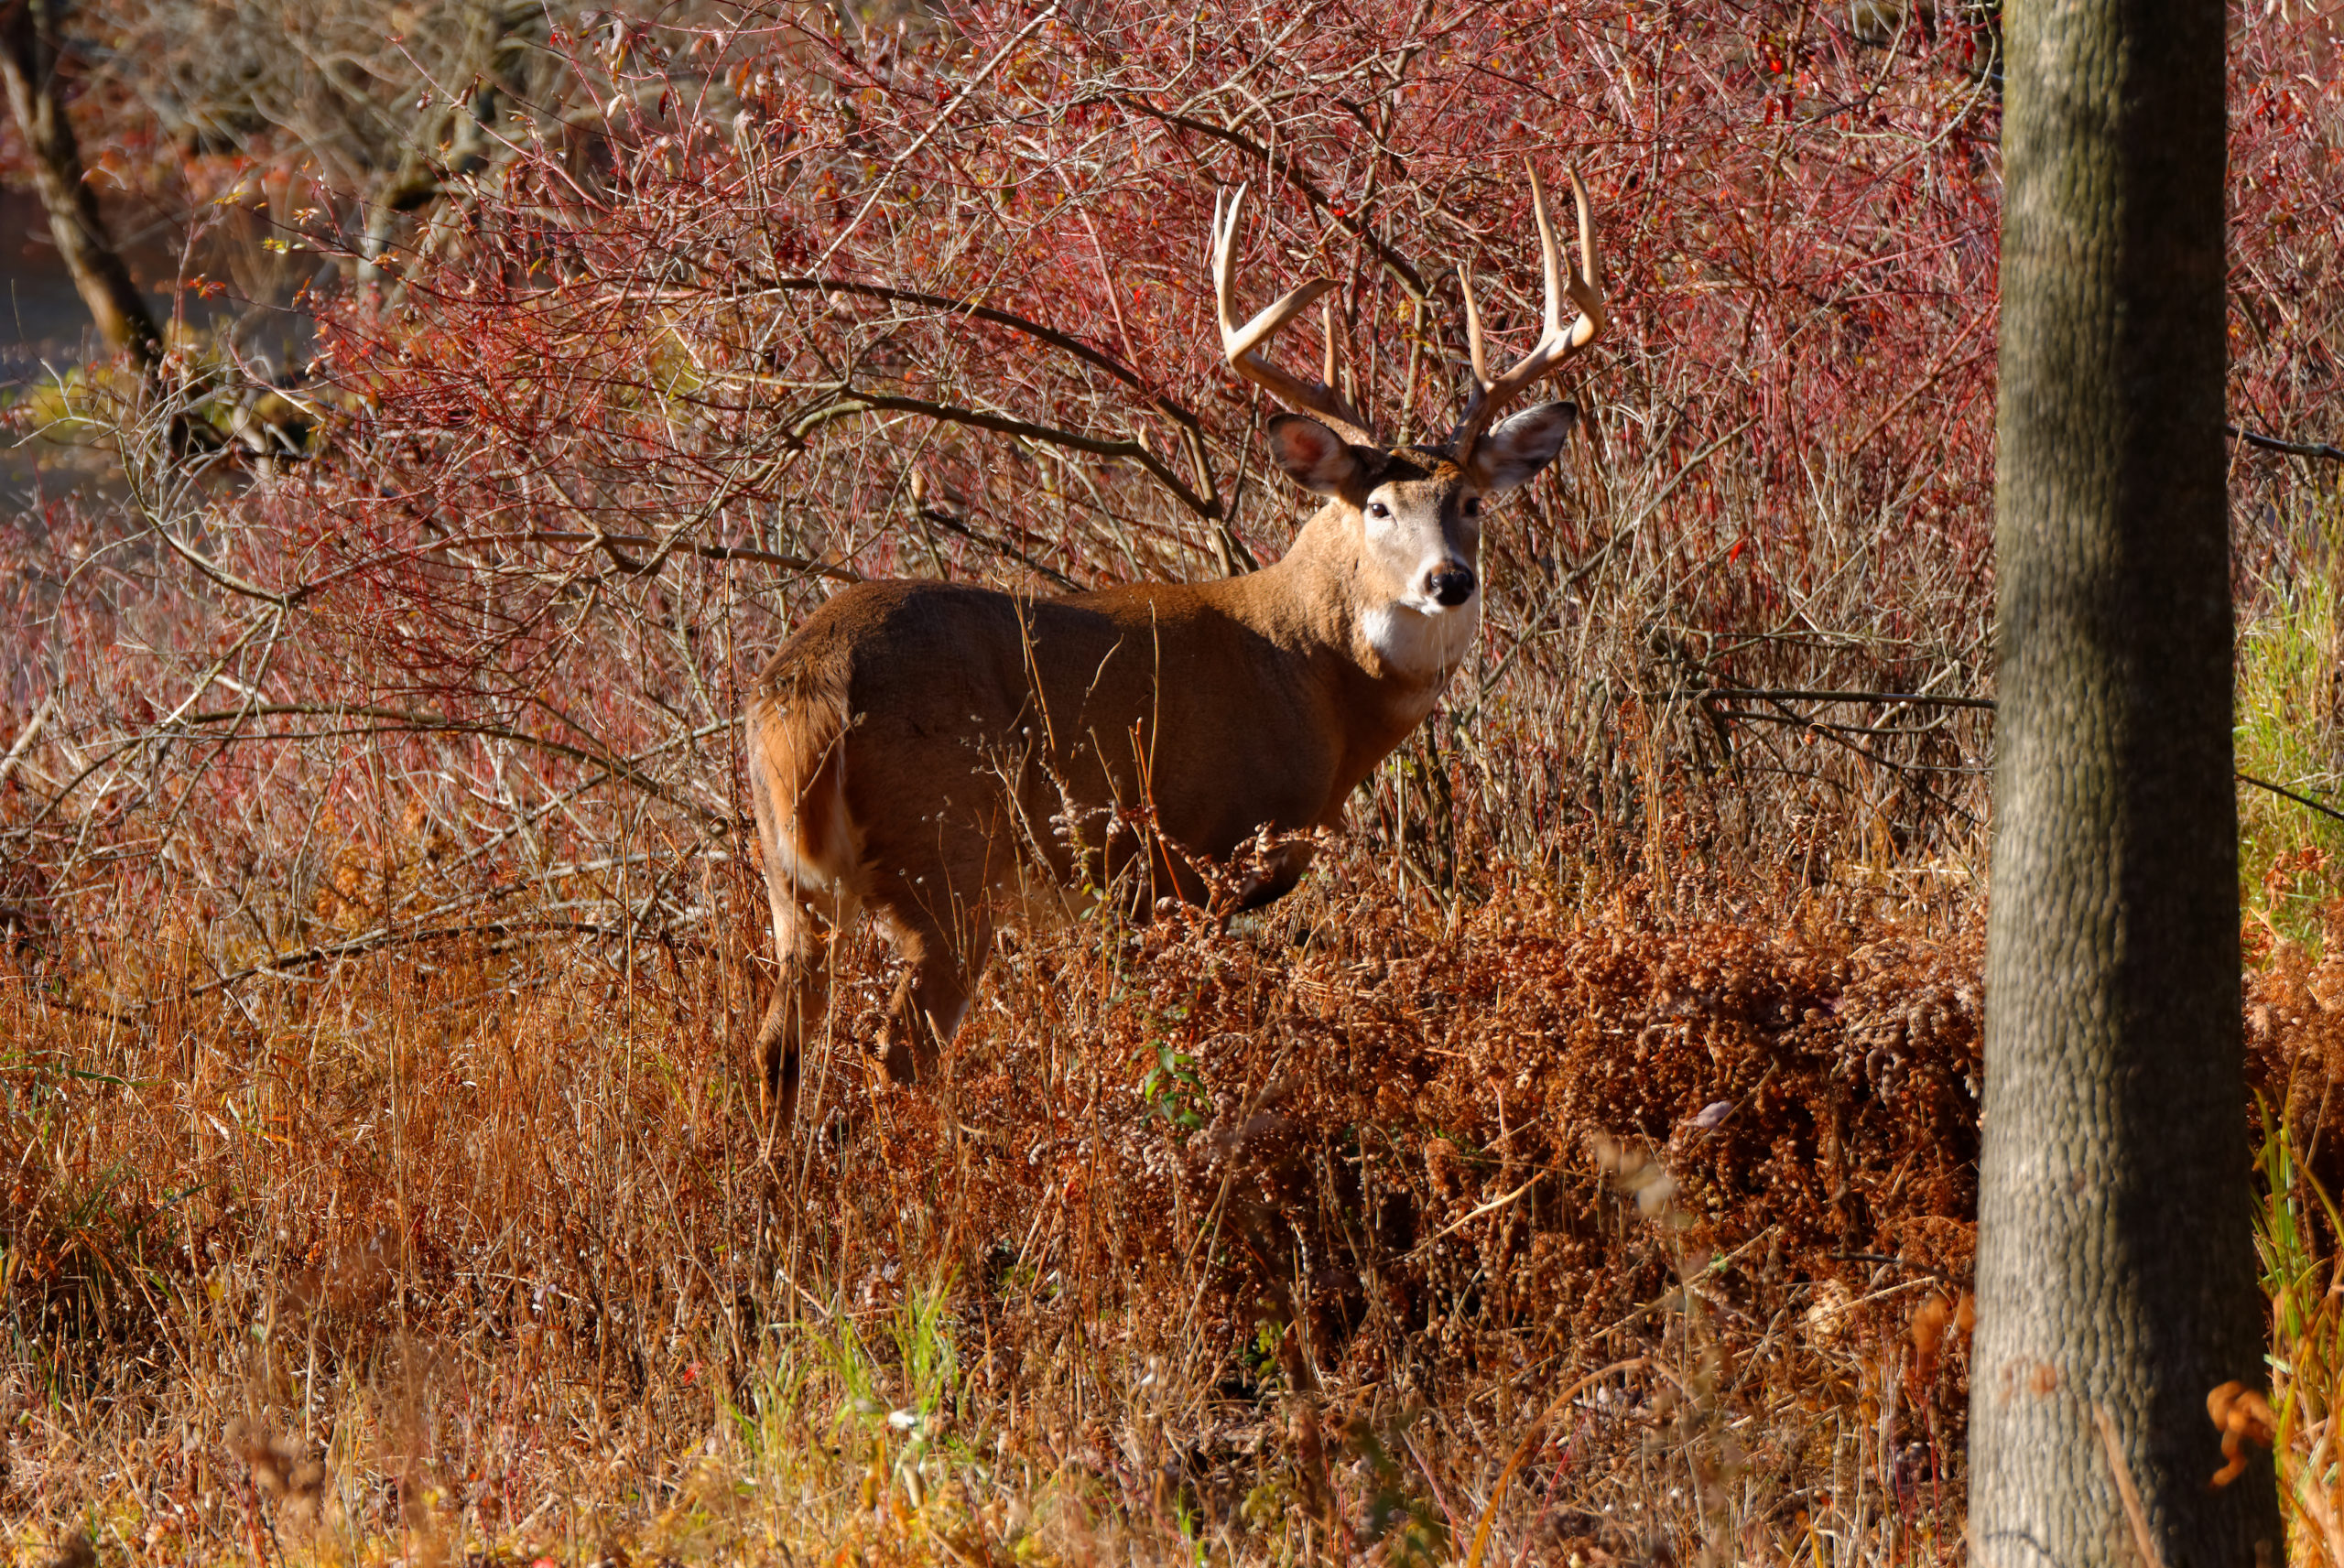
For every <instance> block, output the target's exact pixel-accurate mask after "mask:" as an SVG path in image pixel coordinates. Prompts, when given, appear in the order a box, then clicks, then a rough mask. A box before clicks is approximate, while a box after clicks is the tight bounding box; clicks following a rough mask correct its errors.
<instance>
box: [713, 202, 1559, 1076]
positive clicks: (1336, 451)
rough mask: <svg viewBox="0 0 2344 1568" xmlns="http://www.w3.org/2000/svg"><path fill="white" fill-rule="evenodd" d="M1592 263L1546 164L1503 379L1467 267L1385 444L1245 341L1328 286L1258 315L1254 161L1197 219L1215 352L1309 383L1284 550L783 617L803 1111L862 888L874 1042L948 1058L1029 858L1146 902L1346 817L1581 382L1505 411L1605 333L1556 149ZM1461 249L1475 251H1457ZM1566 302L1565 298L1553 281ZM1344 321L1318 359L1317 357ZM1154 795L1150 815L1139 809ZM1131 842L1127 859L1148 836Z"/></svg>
mask: <svg viewBox="0 0 2344 1568" xmlns="http://www.w3.org/2000/svg"><path fill="white" fill-rule="evenodd" d="M1571 189H1572V194H1573V195H1574V197H1575V198H1576V200H1577V203H1578V208H1579V256H1580V261H1581V265H1582V266H1583V268H1584V270H1583V271H1578V272H1568V271H1567V270H1566V267H1565V263H1564V258H1563V255H1562V254H1561V251H1560V249H1559V247H1558V246H1557V243H1556V240H1555V232H1554V229H1553V226H1552V224H1551V223H1550V222H1548V220H1547V216H1546V199H1545V196H1544V193H1543V192H1541V191H1540V190H1539V189H1538V187H1537V179H1536V175H1535V174H1534V175H1533V176H1532V179H1531V192H1532V200H1533V204H1534V207H1535V209H1536V214H1537V220H1538V238H1539V243H1540V244H1541V246H1542V247H1543V250H1544V253H1545V262H1546V330H1545V332H1544V334H1543V335H1542V336H1541V337H1540V338H1539V340H1538V342H1537V345H1536V347H1535V348H1533V349H1532V350H1531V351H1530V352H1529V354H1528V355H1527V356H1525V358H1524V359H1523V360H1522V361H1521V362H1519V363H1517V364H1516V365H1514V368H1513V369H1511V370H1509V371H1507V372H1506V373H1504V374H1503V375H1501V376H1498V377H1497V378H1495V379H1494V380H1492V378H1491V377H1490V375H1489V373H1488V370H1487V367H1486V366H1485V364H1484V362H1483V357H1482V349H1481V323H1480V320H1479V319H1478V317H1477V316H1476V314H1475V312H1474V309H1473V302H1472V291H1471V288H1470V280H1467V282H1468V287H1467V288H1466V293H1465V307H1466V324H1467V328H1468V336H1469V341H1470V344H1471V351H1472V366H1473V390H1472V392H1471V394H1470V396H1469V398H1468V400H1467V405H1466V408H1465V411H1464V414H1463V416H1462V417H1460V419H1459V420H1458V422H1457V426H1456V428H1455V429H1454V430H1452V431H1451V432H1450V433H1449V438H1448V439H1446V440H1444V441H1440V442H1438V443H1435V444H1431V445H1427V446H1387V445H1385V444H1384V442H1382V441H1380V440H1378V439H1377V438H1375V436H1374V435H1373V432H1372V431H1371V430H1370V429H1369V427H1368V425H1367V422H1366V421H1365V420H1364V419H1362V417H1361V416H1360V415H1359V414H1358V412H1357V411H1356V410H1355V409H1353V408H1352V407H1351V405H1350V404H1349V403H1348V402H1346V401H1345V400H1344V398H1343V397H1342V396H1341V395H1340V394H1338V393H1337V392H1336V391H1335V390H1334V388H1333V387H1332V386H1331V385H1328V384H1319V383H1317V382H1312V381H1308V380H1305V379H1303V378H1301V377H1298V376H1296V375H1293V374H1291V373H1287V372H1286V371H1284V370H1281V369H1279V368H1278V367H1277V366H1275V365H1274V364H1272V363H1270V362H1269V361H1268V360H1266V359H1265V358H1264V357H1263V355H1262V353H1261V352H1260V349H1261V347H1262V345H1263V344H1264V343H1265V342H1266V341H1268V340H1269V339H1270V337H1271V336H1272V335H1273V334H1275V332H1277V331H1278V330H1280V329H1281V328H1283V327H1285V326H1286V324H1287V323H1288V322H1290V321H1291V320H1293V319H1294V318H1295V317H1296V316H1297V315H1298V314H1299V313H1300V312H1301V311H1302V310H1303V308H1305V307H1307V306H1308V305H1309V304H1310V303H1311V302H1312V301H1313V300H1315V299H1317V298H1318V297H1319V296H1320V295H1322V294H1324V293H1325V292H1326V291H1327V290H1328V289H1329V288H1330V287H1333V285H1332V284H1331V283H1330V282H1329V281H1328V280H1325V279H1319V280H1318V281H1315V282H1312V283H1308V284H1305V285H1304V286H1303V287H1300V288H1297V289H1296V290H1295V291H1294V292H1293V293H1291V294H1288V295H1287V296H1286V297H1285V298H1283V299H1280V300H1279V301H1278V302H1277V303H1276V304H1275V305H1272V306H1271V307H1269V308H1267V309H1265V310H1264V311H1263V312H1262V313H1261V314H1260V315H1258V316H1256V317H1254V318H1253V319H1252V320H1251V321H1248V322H1246V323H1245V324H1244V325H1243V326H1242V327H1241V326H1239V325H1238V324H1237V319H1236V316H1235V313H1234V299H1233V296H1232V286H1231V277H1230V265H1231V253H1232V250H1233V248H1234V244H1235V238H1236V231H1237V213H1238V206H1239V203H1240V202H1241V201H1242V200H1243V198H1244V191H1243V189H1242V188H1241V189H1239V190H1238V192H1237V194H1236V197H1235V198H1234V199H1232V200H1231V201H1230V202H1229V203H1228V205H1227V209H1226V211H1225V212H1224V211H1218V210H1217V211H1216V212H1215V215H1214V222H1213V234H1212V278H1213V290H1214V293H1215V295H1216V297H1218V299H1219V303H1220V312H1221V346H1222V349H1223V351H1225V352H1226V353H1227V355H1228V358H1229V363H1230V367H1231V368H1232V369H1233V370H1234V371H1236V373H1238V374H1239V375H1241V376H1243V377H1244V378H1245V379H1246V380H1248V381H1251V382H1253V383H1254V384H1256V385H1258V386H1260V387H1262V388H1263V389H1264V391H1266V392H1268V393H1270V394H1271V395H1274V396H1275V397H1277V398H1279V399H1280V400H1281V401H1283V402H1284V403H1286V406H1288V407H1290V408H1293V409H1296V410H1297V411H1298V412H1296V413H1292V414H1283V415H1280V416H1277V417H1275V418H1274V419H1272V420H1271V421H1270V423H1269V427H1268V433H1269V438H1270V445H1271V449H1272V453H1273V455H1274V456H1275V458H1276V460H1277V462H1278V466H1279V467H1281V468H1283V469H1284V470H1286V474H1287V476H1288V477H1289V478H1291V479H1292V480H1293V481H1295V482H1296V483H1297V484H1299V485H1301V486H1302V487H1303V488H1304V489H1305V490H1308V491H1311V492H1315V493H1317V494H1319V495H1323V496H1326V497H1327V498H1328V501H1327V504H1326V505H1324V506H1323V507H1321V508H1319V512H1318V514H1316V515H1315V516H1313V517H1312V518H1311V519H1310V520H1309V521H1308V523H1306V524H1303V525H1302V528H1301V530H1300V531H1299V532H1298V533H1297V534H1296V535H1295V538H1294V545H1293V547H1292V548H1291V549H1289V550H1287V552H1286V555H1285V557H1283V558H1282V559H1280V560H1279V561H1278V562H1277V563H1276V564H1275V566H1271V567H1266V568H1263V569H1262V570H1260V571H1257V572H1253V573H1250V574H1248V575H1246V576H1243V577H1236V578H1230V579H1224V580H1222V581H1219V582H1205V583H1140V584H1134V585H1132V586H1129V587H1123V588H1109V589H1099V590H1097V591H1095V592H1091V593H1077V594H1069V595H1068V596H1066V597H1064V598H1058V599H1039V598H1029V597H1026V596H1023V595H1017V594H1010V593H998V592H994V591H992V590H990V589H981V588H969V587H963V586H960V585H959V584H955V583H943V582H868V583H860V584H857V585H855V586H854V587H852V588H850V589H846V590H845V591H843V592H841V593H840V594H839V595H838V596H837V597H835V598H833V599H832V600H830V601H829V602H828V603H826V604H824V605H823V606H822V607H821V608H820V609H819V610H818V611H815V612H814V614H813V615H811V616H809V617H808V619H807V621H806V623H805V624H804V625H803V626H801V627H800V628H799V629H798V632H797V633H795V634H794V635H792V636H791V637H790V639H789V640H788V641H787V643H783V644H782V647H781V650H780V651H779V652H778V653H776V654H775V655H774V656H773V660H772V662H771V663H770V664H768V665H766V666H765V671H764V673H763V674H762V675H761V676H759V677H758V679H757V682H756V685H755V687H754V691H753V692H752V695H751V696H750V697H749V700H748V703H747V719H748V727H747V728H748V764H749V784H750V790H751V794H752V795H753V797H754V802H755V806H756V814H757V837H758V841H759V844H760V846H761V848H762V849H763V851H764V857H765V882H766V886H767V888H768V890H769V891H770V893H771V896H772V901H773V927H774V939H775V941H776V944H777V945H778V946H779V950H780V957H781V979H780V983H779V985H778V986H777V987H776V990H775V994H774V1000H773V1004H772V1007H771V1008H770V1010H769V1011H767V1013H766V1015H765V1024H764V1027H763V1029H762V1030H761V1031H760V1033H759V1038H758V1054H759V1058H760V1064H761V1065H762V1067H763V1069H764V1073H765V1084H766V1087H767V1089H768V1092H769V1093H770V1094H772V1095H774V1096H776V1097H777V1098H778V1102H779V1104H778V1108H779V1110H780V1113H781V1115H782V1117H783V1118H784V1119H785V1121H786V1120H787V1119H789V1118H790V1117H792V1116H794V1114H795V1109H794V1108H795V1105H796V1101H797V1095H798V1054H799V1049H800V1046H801V1044H802V1043H803V1041H804V1039H805V1037H806V1033H807V1031H808V1026H809V1025H810V1024H812V1023H813V1022H816V1021H818V1020H819V1018H820V1016H821V1015H822V1013H823V1011H825V1009H826V1007H827V1006H828V1001H829V994H830V947H831V940H830V936H829V935H826V934H825V928H828V930H829V931H830V933H841V932H843V931H844V930H845V929H846V928H847V926H848V925H849V924H850V923H851V922H852V920H853V918H854V916H855V914H856V913H857V911H859V910H863V909H868V910H870V911H871V912H872V913H874V914H876V915H878V916H879V917H880V918H881V919H882V920H883V921H884V922H885V924H886V925H887V927H888V928H889V932H890V935H892V937H893V939H894V943H895V950H896V953H897V954H898V956H899V957H901V958H902V959H903V960H904V962H905V963H906V966H907V967H908V972H907V973H906V975H905V976H904V978H903V981H902V983H901V984H900V985H899V986H898V987H897V989H896V991H895V1000H894V1002H893V1004H892V1006H891V1007H890V1009H889V1011H888V1015H887V1020H886V1023H885V1026H884V1040H885V1044H886V1047H887V1050H886V1066H887V1070H888V1072H889V1073H890V1074H891V1075H892V1076H895V1078H897V1079H899V1080H902V1079H906V1078H909V1077H912V1076H919V1077H928V1076H932V1074H933V1073H934V1071H935V1068H936V1065H937V1061H938V1053H939V1046H940V1045H941V1044H943V1043H944V1042H948V1041H950V1039H951V1037H952V1034H953V1033H954V1031H955V1030H957V1029H958V1028H959V1026H960V1019H961V1015H962V1013H963V1012H965V1011H967V1008H968V1005H969V1000H970V998H971V994H972V992H973V991H974V989H975V985H976V979H977V974H978V971H979V970H980V969H981V968H982V966H983V963H984V958H985V955H986V952H987V950H988V948H989V946H991V942H992V935H993V926H994V923H995V921H996V920H997V919H998V918H999V917H1000V916H1001V915H1002V914H1004V913H1005V912H1006V911H1007V910H1009V909H1010V908H1011V907H1013V906H1015V904H1017V903H1021V902H1023V901H1024V900H1025V899H1026V892H1025V889H1026V884H1027V882H1028V880H1029V879H1033V880H1036V881H1039V880H1041V879H1045V878H1046V879H1047V880H1048V881H1049V882H1050V883H1051V884H1052V885H1054V886H1056V887H1058V888H1082V889H1091V890H1096V889H1101V888H1105V887H1107V886H1109V885H1110V883H1111V882H1112V881H1113V879H1114V878H1115V877H1116V876H1117V875H1118V874H1119V873H1136V874H1135V877H1134V880H1135V881H1137V882H1138V883H1139V890H1138V891H1139V894H1140V899H1139V903H1140V908H1141V909H1142V910H1143V912H1144V911H1145V908H1146V907H1147V905H1148V901H1149V900H1150V899H1151V898H1152V896H1153V895H1154V894H1155V893H1156V892H1162V891H1165V890H1167V889H1168V890H1169V891H1170V892H1174V893H1177V894H1178V895H1179V896H1180V897H1182V898H1184V899H1186V900H1188V901H1189V902H1191V903H1201V902H1203V901H1204V899H1205V896H1206V892H1207V886H1206V882H1205V881H1204V879H1202V878H1200V877H1199V875H1198V874H1197V871H1196V870H1195V869H1194V865H1193V864H1192V863H1191V860H1190V859H1189V858H1191V857H1193V858H1194V860H1199V861H1206V860H1210V861H1218V860H1225V859H1226V858H1227V857H1229V856H1230V855H1231V854H1232V852H1233V851H1235V850H1237V849H1239V848H1240V847H1241V846H1243V845H1244V844H1246V843H1247V842H1249V841H1251V840H1254V839H1255V838H1256V836H1257V835H1258V834H1260V833H1261V832H1263V831H1264V830H1267V831H1268V832H1270V833H1272V834H1277V833H1286V832H1293V831H1297V830H1301V829H1308V828H1313V827H1334V826H1336V825H1337V824H1339V823H1340V821H1341V819H1342V814H1343V801H1344V799H1345V797H1346V796H1348V795H1350V794H1351V790H1352V788H1353V787H1354V786H1355V785H1357V784H1359V783H1360V781H1361V780H1362V779H1364V778H1366V777H1367V775H1368V773H1370V772H1371V771H1372V770H1373V768H1374V767H1375V764H1376V763H1377V762H1381V761H1383V760H1384V756H1385V754H1386V753H1388V752H1390V751H1391V750H1392V749H1393V747H1394V746H1396V745H1398V744H1399V743H1400V741H1401V740H1402V739H1403V738H1404V737H1405V736H1406V735H1407V733H1408V731H1409V730H1413V729H1415V728H1416V725H1417V724H1418V723H1419V722H1420V721H1421V720H1422V719H1424V717H1425V716H1426V714H1427V713H1429V712H1430V711H1431V710H1432V707H1433V703H1434V701H1435V699H1436V698H1438V697H1439V695H1440V692H1441V688H1442V687H1444V686H1445V685H1447V684H1448V681H1449V674H1450V672H1451V671H1453V670H1455V669H1456V667H1457V666H1458V665H1459V663H1460V662H1461V661H1462V660H1463V659H1464V657H1465V655H1466V654H1467V652H1468V651H1469V650H1470V648H1471V647H1472V646H1473V641H1474V637H1475V634H1476V633H1477V632H1478V631H1479V629H1480V625H1481V585H1480V582H1479V579H1477V578H1476V576H1475V566H1476V558H1477V557H1478V554H1479V551H1480V547H1481V503H1482V500H1483V498H1484V497H1486V496H1492V495H1500V494H1503V493H1504V492H1507V491H1509V490H1512V489H1514V487H1515V486H1517V485H1519V484H1521V483H1523V482H1524V481H1526V480H1528V479H1529V478H1530V477H1531V476H1532V475H1534V474H1536V473H1537V472H1538V470H1541V469H1543V468H1545V467H1546V464H1547V463H1549V462H1550V461H1552V460H1554V457H1555V454H1556V453H1557V451H1559V450H1560V449H1562V444H1563V439H1564V438H1565V436H1567V435H1568V433H1569V430H1570V427H1571V423H1572V421H1573V420H1574V419H1575V418H1576V417H1577V416H1578V412H1579V411H1578V409H1577V408H1576V407H1575V406H1573V405H1571V404H1568V403H1547V404H1542V405H1539V406H1536V407H1533V408H1529V409H1525V411H1524V412H1522V413H1520V414H1517V415H1515V416H1514V417H1512V418H1510V419H1508V420H1506V421H1505V422H1504V423H1503V424H1501V425H1498V426H1497V427H1495V428H1494V429H1492V428H1490V424H1491V421H1492V419H1494V418H1495V417H1496V416H1498V414H1499V413H1500V412H1501V411H1502V410H1503V408H1504V407H1505V406H1506V405H1507V404H1508V403H1510V402H1512V401H1513V400H1514V398H1516V397H1518V396H1520V395H1521V394H1522V393H1523V391H1524V390H1525V388H1527V387H1528V386H1529V385H1530V384H1532V383H1533V382H1535V381H1536V380H1538V379H1539V378H1540V377H1542V376H1544V375H1546V374H1548V373H1551V372H1553V371H1554V370H1556V369H1557V367H1558V366H1560V365H1561V364H1563V363H1564V362H1566V361H1567V360H1568V359H1570V358H1571V357H1572V356H1573V355H1575V354H1577V353H1578V352H1579V351H1581V350H1582V349H1584V348H1586V347H1587V346H1588V344H1590V342H1592V341H1594V340H1595V338H1596V335H1597V334H1598V333H1600V332H1601V330H1603V295H1602V289H1601V285H1600V283H1599V281H1598V279H1599V276H1600V272H1599V268H1598V265H1597V261H1596V254H1595V226H1594V220H1593V217H1592V216H1591V214H1590V211H1589V209H1588V200H1587V190H1586V188H1585V187H1583V186H1582V185H1580V184H1579V177H1578V176H1577V175H1576V174H1574V175H1572V176H1571ZM1461 270H1462V269H1460V272H1461ZM1566 299H1568V300H1569V301H1571V302H1572V303H1573V304H1575V305H1576V306H1577V307H1578V308H1579V316H1578V319H1577V320H1575V321H1573V322H1571V323H1569V324H1568V326H1566V324H1565V323H1564V321H1563V319H1562V315H1561V311H1562V306H1563V302H1564V301H1565V300H1566ZM1332 349H1333V345H1332V341H1331V338H1330V340H1329V368H1328V371H1327V375H1328V379H1329V382H1330V383H1331V382H1332V381H1333V380H1334V371H1333V366H1332V357H1333V355H1332ZM1141 823H1145V824H1151V825H1152V829H1153V830H1152V831H1137V830H1134V824H1141ZM1142 855H1145V856H1146V857H1147V858H1146V860H1144V861H1139V860H1136V857H1139V856H1142ZM1307 860H1308V849H1307V847H1305V846H1290V847H1288V848H1286V849H1284V850H1283V851H1279V852H1274V853H1273V855H1272V857H1271V859H1270V860H1269V861H1268V862H1267V870H1266V871H1264V872H1263V873H1261V874H1259V875H1257V877H1256V878H1255V879H1253V881H1249V882H1248V884H1247V885H1246V886H1245V887H1244V889H1243V893H1244V898H1243V904H1244V906H1246V907H1252V906H1253V905H1257V904H1261V903H1268V902H1269V901H1270V900H1272V899H1274V898H1276V897H1277V896H1278V895H1279V894H1281V893H1283V892H1286V890H1287V889H1288V888H1290V887H1292V886H1293V885H1294V883H1295V881H1297V879H1298V878H1299V877H1300V875H1301V874H1302V871H1303V869H1304V866H1305V864H1306V862H1307Z"/></svg>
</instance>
